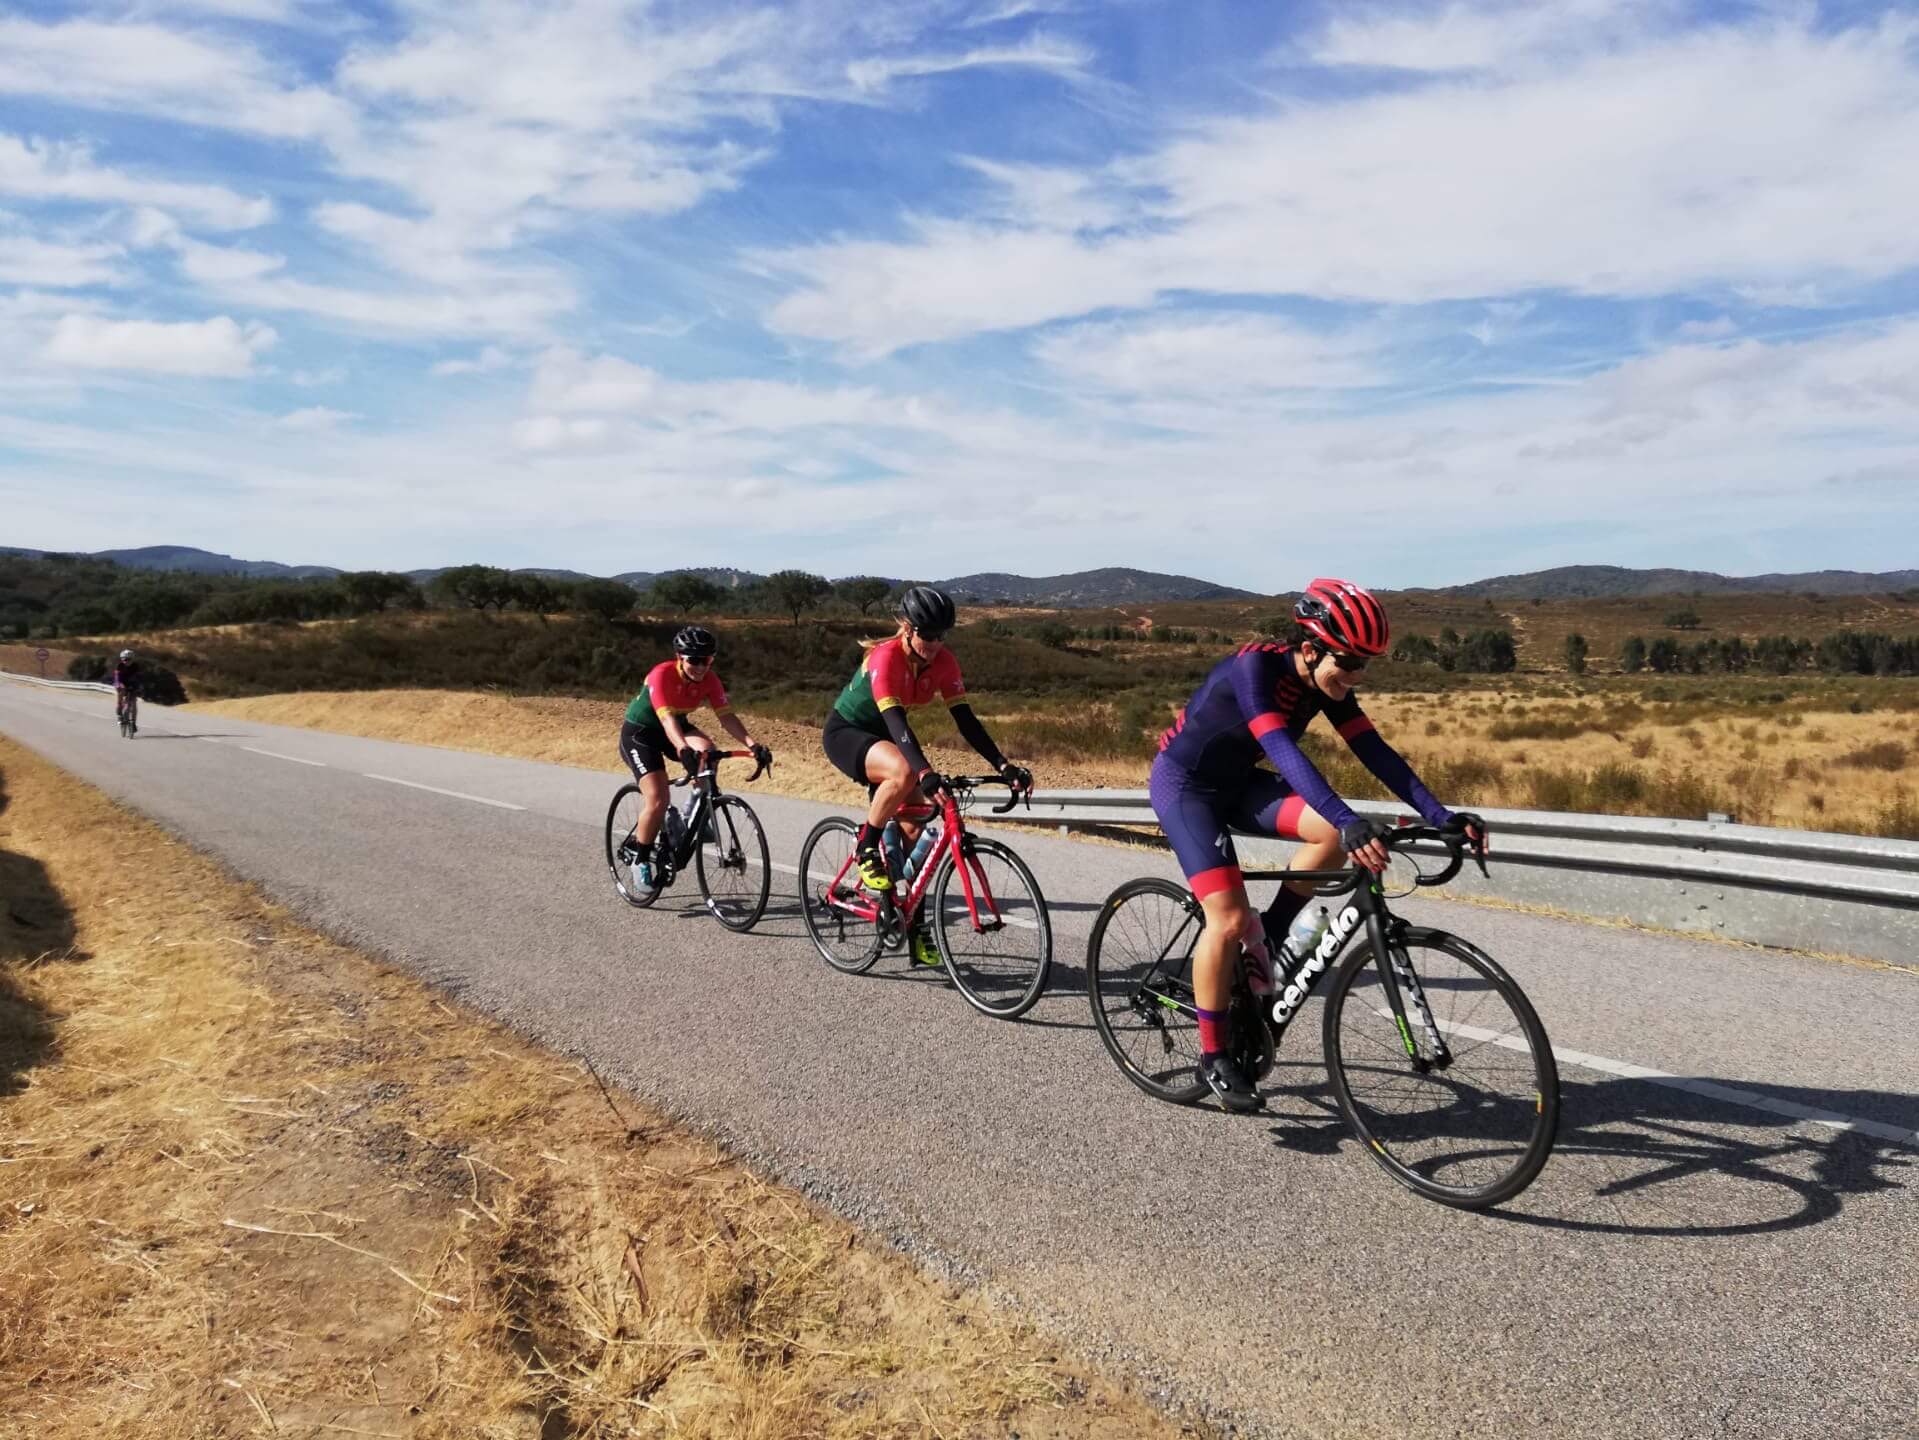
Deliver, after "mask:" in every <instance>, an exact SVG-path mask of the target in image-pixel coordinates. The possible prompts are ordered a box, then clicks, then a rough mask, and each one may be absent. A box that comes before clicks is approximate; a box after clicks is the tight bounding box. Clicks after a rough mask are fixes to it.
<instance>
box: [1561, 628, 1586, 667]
mask: <svg viewBox="0 0 1919 1440" xmlns="http://www.w3.org/2000/svg"><path fill="white" fill-rule="evenodd" d="M1586 648H1587V647H1586V637H1585V636H1584V635H1581V634H1578V633H1577V632H1575V633H1574V634H1571V635H1568V636H1567V637H1566V668H1567V669H1568V670H1569V671H1571V672H1572V673H1573V674H1575V675H1584V674H1585V673H1586Z"/></svg>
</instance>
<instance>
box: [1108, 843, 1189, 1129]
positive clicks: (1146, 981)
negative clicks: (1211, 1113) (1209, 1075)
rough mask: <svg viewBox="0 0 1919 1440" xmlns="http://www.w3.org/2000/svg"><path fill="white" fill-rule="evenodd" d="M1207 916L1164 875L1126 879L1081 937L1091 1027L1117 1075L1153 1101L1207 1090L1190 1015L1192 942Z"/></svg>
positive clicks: (1179, 1101)
mask: <svg viewBox="0 0 1919 1440" xmlns="http://www.w3.org/2000/svg"><path fill="white" fill-rule="evenodd" d="M1204 924H1205V917H1204V914H1203V913H1202V912H1201V910H1200V908H1199V902H1198V901H1196V900H1194V899H1193V897H1192V896H1191V895H1189V894H1188V893H1187V892H1186V890H1185V889H1184V888H1183V887H1181V886H1178V885H1175V884H1173V882H1172V881H1170V880H1159V879H1141V880H1129V881H1127V882H1126V883H1125V884H1124V885H1122V886H1120V887H1119V889H1117V890H1115V891H1114V892H1113V893H1112V894H1111V895H1108V896H1107V897H1106V903H1105V904H1104V905H1102V906H1101V907H1100V911H1099V919H1098V920H1096V921H1094V922H1093V934H1092V938H1091V939H1089V940H1088V941H1087V942H1086V995H1087V998H1088V999H1089V1000H1090V1001H1091V1002H1092V1006H1093V1026H1094V1028H1095V1029H1097V1030H1098V1031H1099V1038H1100V1040H1101V1041H1102V1042H1104V1044H1105V1046H1106V1053H1107V1054H1109V1055H1111V1056H1112V1057H1113V1063H1114V1064H1115V1065H1117V1066H1119V1068H1120V1073H1121V1074H1123V1075H1124V1076H1125V1077H1126V1078H1127V1079H1128V1080H1131V1081H1132V1082H1133V1083H1134V1084H1135V1085H1137V1086H1139V1088H1140V1089H1142V1090H1144V1091H1145V1092H1146V1093H1147V1094H1148V1095H1151V1096H1152V1097H1153V1098H1154V1099H1156V1100H1170V1101H1171V1102H1172V1103H1173V1104H1175V1105H1191V1104H1193V1103H1195V1102H1196V1101H1198V1100H1199V1099H1200V1098H1201V1097H1202V1096H1204V1095H1205V1094H1206V1093H1207V1090H1206V1086H1205V1084H1204V1082H1202V1081H1201V1080H1200V1079H1199V1077H1198V1075H1197V1074H1196V1073H1195V1071H1194V1068H1193V1067H1194V1066H1196V1065H1198V1064H1199V1019H1198V1017H1197V1016H1196V1015H1195V1014H1194V1013H1193V1009H1194V1006H1193V944H1194V942H1195V941H1196V940H1198V939H1199V932H1200V930H1201V929H1202V928H1203V927H1204Z"/></svg>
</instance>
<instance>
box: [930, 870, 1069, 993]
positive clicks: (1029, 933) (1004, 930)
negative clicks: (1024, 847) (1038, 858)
mask: <svg viewBox="0 0 1919 1440" xmlns="http://www.w3.org/2000/svg"><path fill="white" fill-rule="evenodd" d="M962 843H963V844H964V845H965V847H966V850H967V852H968V853H967V854H966V855H965V856H964V857H955V856H954V855H953V853H952V852H951V851H950V850H949V851H948V852H947V856H946V860H945V862H944V863H943V864H942V865H941V866H940V872H939V874H938V875H936V876H934V877H933V895H932V901H931V904H932V916H931V919H932V930H933V939H934V940H935V942H936V943H937V944H938V945H939V952H940V959H941V960H943V961H944V962H945V963H946V973H947V974H948V975H950V976H951V977H952V979H953V984H954V985H955V986H957V987H958V988H959V992H960V994H961V995H963V996H965V997H966V1003H967V1004H969V1005H971V1006H972V1007H973V1008H974V1009H975V1010H977V1011H979V1012H980V1013H981V1014H982V1015H991V1016H993V1017H994V1018H995V1019H998V1020H1011V1019H1014V1018H1016V1017H1018V1016H1020V1015H1024V1014H1025V1013H1026V1012H1027V1011H1028V1010H1030V1009H1032V1008H1033V1002H1034V1001H1035V1000H1037V999H1039V997H1040V992H1041V991H1042V990H1044V989H1045V988H1046V976H1047V972H1048V971H1050V970H1051V969H1052V967H1053V925H1052V921H1051V920H1050V919H1049V918H1048V916H1047V914H1046V897H1045V896H1043V895H1041V894H1040V891H1039V881H1037V880H1035V879H1034V878H1033V872H1032V871H1031V870H1029V869H1027V868H1026V862H1025V861H1024V860H1021V859H1020V858H1019V856H1017V855H1015V854H1014V853H1013V852H1012V851H1011V850H1010V849H1008V848H1007V847H1006V846H1004V845H1002V844H1000V843H999V842H998V841H997V840H979V839H975V838H973V837H971V836H968V837H967V838H966V840H965V841H963V842H962ZM962 864H963V865H965V866H966V867H967V869H966V874H965V875H964V876H962V875H961V874H960V870H959V867H960V865H962ZM966 880H971V882H972V886H973V908H971V909H969V908H968V907H967V903H966V885H965V881H966ZM976 913H977V915H978V920H977V922H976V921H975V919H974V916H975V914H976Z"/></svg>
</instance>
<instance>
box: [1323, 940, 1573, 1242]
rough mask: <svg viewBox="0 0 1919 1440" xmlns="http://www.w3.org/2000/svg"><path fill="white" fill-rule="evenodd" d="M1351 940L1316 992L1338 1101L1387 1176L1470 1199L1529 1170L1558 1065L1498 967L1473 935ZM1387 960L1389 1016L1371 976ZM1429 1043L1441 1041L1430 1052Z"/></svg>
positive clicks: (1547, 1132) (1553, 1128) (1509, 1184)
mask: <svg viewBox="0 0 1919 1440" xmlns="http://www.w3.org/2000/svg"><path fill="white" fill-rule="evenodd" d="M1386 952H1387V953H1386V955H1384V956H1380V955H1378V954H1376V953H1375V950H1374V947H1373V946H1372V945H1371V944H1370V943H1369V944H1366V945H1362V946H1358V947H1356V948H1355V949H1354V951H1353V953H1352V955H1351V956H1349V957H1348V958H1347V960H1346V962H1345V964H1344V965H1342V966H1341V967H1340V971H1339V975H1338V977H1337V978H1336V979H1335V980H1334V982H1333V987H1332V990H1331V992H1330V993H1329V994H1328V995H1327V997H1326V1018H1325V1043H1326V1067H1327V1069H1328V1071H1330V1072H1331V1076H1332V1082H1333V1095H1334V1098H1335V1099H1337V1100H1338V1102H1339V1109H1340V1113H1342V1114H1343V1115H1344V1116H1345V1117H1346V1123H1347V1124H1349V1125H1351V1126H1352V1127H1353V1130H1354V1132H1355V1133H1357V1134H1358V1136H1359V1138H1360V1139H1361V1140H1363V1141H1365V1142H1366V1147H1367V1149H1368V1150H1370V1151H1371V1152H1372V1156H1373V1158H1374V1159H1375V1160H1377V1161H1378V1162H1379V1163H1380V1164H1381V1165H1382V1166H1384V1167H1385V1169H1386V1172H1387V1173H1388V1174H1389V1175H1391V1176H1392V1177H1393V1178H1394V1179H1395V1180H1397V1181H1399V1183H1400V1184H1402V1185H1404V1186H1406V1187H1407V1188H1408V1189H1411V1190H1414V1191H1417V1192H1418V1193H1419V1194H1421V1195H1424V1196H1426V1197H1427V1198H1428V1199H1430V1200H1437V1201H1439V1202H1440V1203H1441V1204H1442V1205H1454V1206H1457V1207H1459V1208H1461V1209H1465V1210H1483V1209H1485V1208H1486V1207H1487V1206H1489V1205H1497V1204H1499V1203H1500V1202H1502V1201H1505V1200H1510V1199H1512V1197H1513V1196H1515V1195H1517V1194H1518V1193H1519V1192H1520V1191H1522V1190H1524V1189H1525V1188H1526V1187H1527V1186H1528V1185H1530V1184H1531V1183H1532V1181H1533V1178H1534V1177H1535V1176H1537V1175H1538V1174H1539V1172H1540V1169H1541V1168H1542V1167H1543V1166H1544V1165H1545V1163H1546V1157H1547V1156H1549V1155H1550V1154H1551V1153H1552V1148H1553V1140H1554V1137H1555V1136H1556V1135H1557V1133H1558V1130H1559V1069H1558V1066H1557V1065H1556V1064H1555V1063H1554V1061H1553V1053H1552V1047H1551V1045H1550V1044H1549V1043H1548V1042H1547V1039H1546V1031H1545V1028H1544V1027H1543V1026H1542V1025H1541V1024H1540V1023H1539V1017H1538V1016H1537V1015H1535V1014H1534V1013H1533V1007H1532V1006H1531V1004H1529V1003H1528V1002H1527V1000H1526V997H1525V995H1524V994H1523V993H1522V992H1521V991H1520V989H1519V987H1518V986H1517V985H1516V984H1514V983H1513V981H1512V978H1511V977H1510V976H1508V975H1507V974H1506V972H1505V971H1504V970H1502V969H1500V968H1499V966H1498V965H1497V964H1496V963H1495V962H1494V961H1493V959H1492V957H1490V956H1489V955H1486V954H1485V953H1484V952H1482V951H1481V950H1479V949H1478V948H1477V947H1475V946H1473V945H1470V944H1468V943H1467V942H1466V941H1464V940H1461V939H1460V938H1459V937H1458V936H1456V935H1448V934H1445V933H1444V932H1442V931H1437V930H1407V931H1404V932H1402V933H1400V934H1398V935H1396V936H1394V937H1393V938H1391V939H1390V940H1389V941H1388V943H1387V946H1386ZM1382 964H1389V965H1391V966H1392V970H1393V975H1394V976H1395V978H1396V979H1397V981H1398V986H1399V991H1400V997H1401V1000H1402V1002H1403V1004H1404V1007H1405V1021H1404V1023H1403V1024H1402V1022H1401V1021H1400V1019H1399V1017H1398V1016H1397V1014H1395V1012H1394V1010H1393V1007H1392V1004H1391V1000H1390V997H1389V996H1388V995H1387V993H1386V988H1385V985H1384V982H1383V981H1382V979H1381V976H1380V966H1381V965H1382ZM1442 1042H1443V1049H1444V1053H1443V1054H1442V1053H1441V1045H1442Z"/></svg>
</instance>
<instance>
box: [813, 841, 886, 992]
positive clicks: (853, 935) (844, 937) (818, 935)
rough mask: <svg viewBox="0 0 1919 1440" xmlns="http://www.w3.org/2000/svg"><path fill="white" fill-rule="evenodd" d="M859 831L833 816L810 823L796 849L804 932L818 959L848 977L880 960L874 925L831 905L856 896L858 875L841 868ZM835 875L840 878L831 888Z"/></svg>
mask: <svg viewBox="0 0 1919 1440" xmlns="http://www.w3.org/2000/svg"><path fill="white" fill-rule="evenodd" d="M859 833H860V832H859V827H858V826H857V825H855V824H854V823H853V822H852V821H851V820H843V819H841V818H840V817H839V816H837V815H835V816H832V817H831V818H829V819H826V820H822V821H820V823H819V824H817V825H815V826H814V827H813V833H812V834H810V835H808V836H807V837H806V843H805V844H804V845H802V846H800V916H801V918H802V919H804V920H805V921H806V933H807V934H808V935H810V936H812V938H813V948H814V949H816V950H818V951H819V952H820V957H821V958H822V959H823V960H825V961H826V963H827V964H828V965H831V966H832V967H833V968H834V969H835V970H840V971H844V972H845V973H846V974H848V975H863V974H865V973H866V972H867V971H868V970H871V969H872V968H873V962H874V961H876V960H878V959H879V958H880V927H879V926H877V925H875V924H873V923H872V922H870V921H867V920H863V919H861V918H860V917H859V916H857V915H852V914H849V913H848V912H847V911H846V910H845V909H843V908H842V907H841V905H840V904H838V903H835V902H844V901H847V900H852V899H856V898H858V896H859V894H860V882H859V872H858V871H857V870H854V869H852V868H851V867H849V866H847V864H846V862H847V860H848V859H849V858H850V857H851V856H852V854H853V842H854V841H855V840H857V839H858V838H859ZM842 869H844V872H845V873H844V874H843V875H841V872H842ZM836 875H841V879H840V881H839V883H838V884H837V885H835V884H834V883H833V877H834V876H836Z"/></svg>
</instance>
